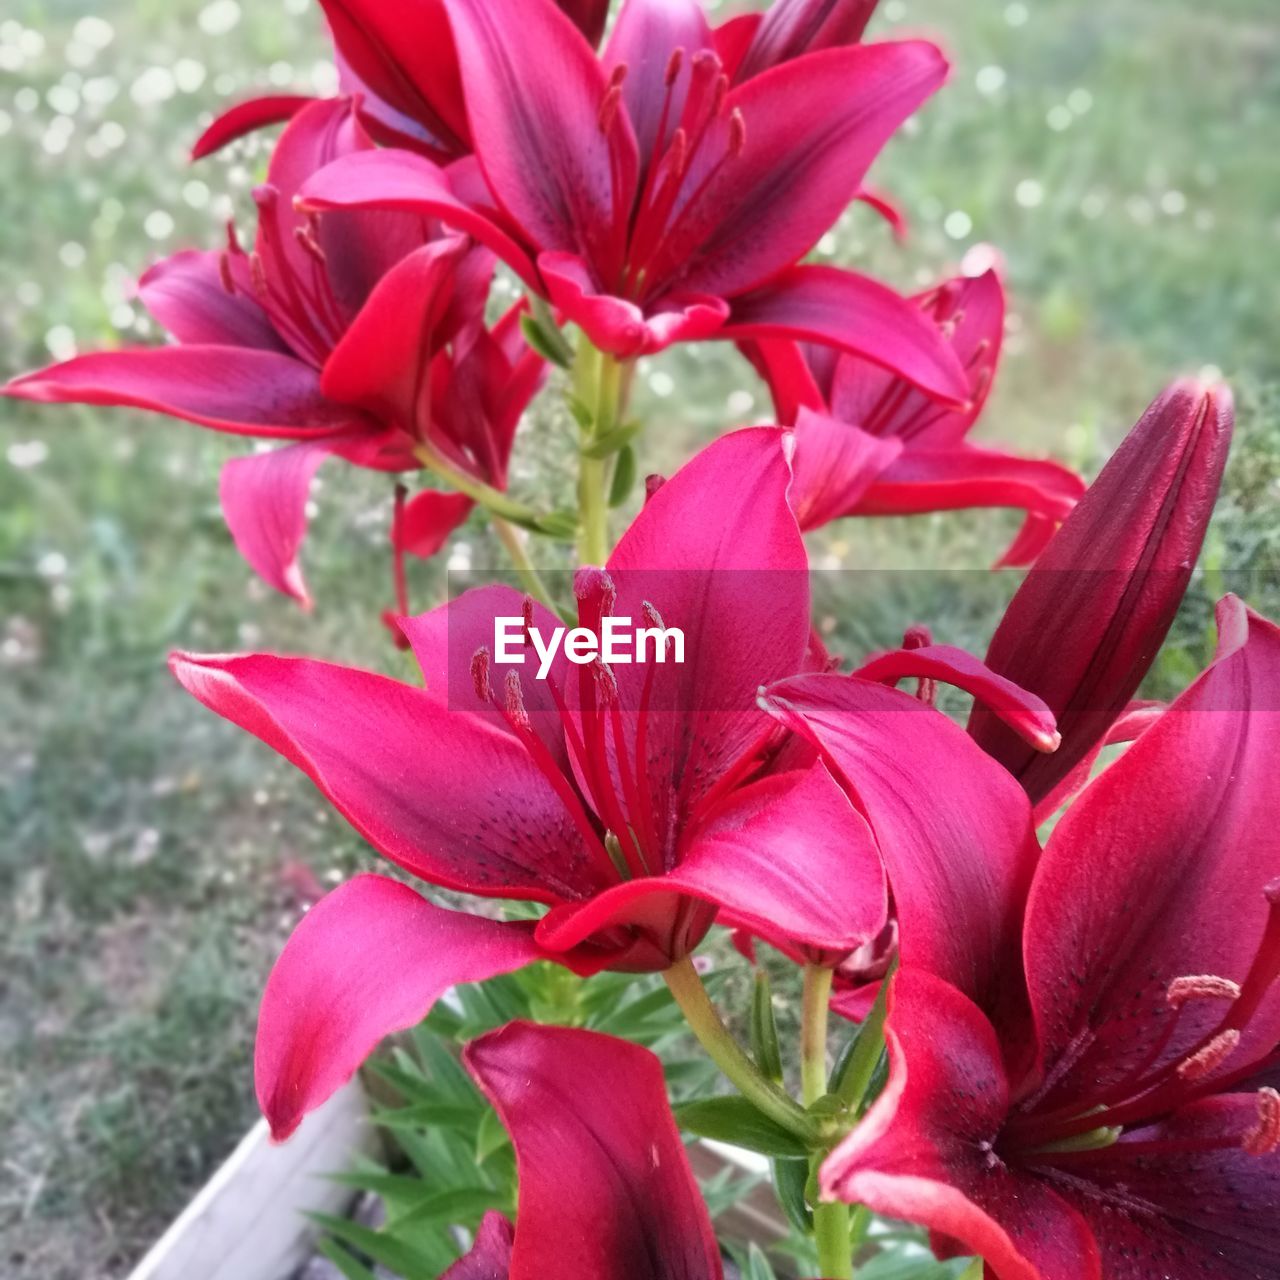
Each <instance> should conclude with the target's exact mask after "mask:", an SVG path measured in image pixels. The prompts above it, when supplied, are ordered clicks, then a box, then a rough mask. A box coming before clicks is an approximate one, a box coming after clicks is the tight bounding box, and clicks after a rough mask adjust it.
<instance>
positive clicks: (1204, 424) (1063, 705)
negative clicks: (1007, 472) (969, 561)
mask: <svg viewBox="0 0 1280 1280" xmlns="http://www.w3.org/2000/svg"><path fill="white" fill-rule="evenodd" d="M1233 421H1234V418H1233V411H1232V402H1231V393H1230V392H1229V391H1228V390H1227V388H1225V387H1223V386H1216V387H1204V386H1201V385H1199V384H1198V383H1195V382H1190V381H1183V382H1177V383H1174V384H1173V385H1172V386H1171V387H1169V388H1168V390H1166V391H1165V392H1164V393H1163V394H1161V395H1160V396H1159V397H1157V399H1156V400H1155V401H1154V402H1153V403H1152V404H1151V406H1150V408H1148V409H1147V411H1146V413H1144V414H1143V416H1142V418H1141V419H1140V420H1139V422H1138V423H1137V425H1136V426H1134V428H1133V429H1132V430H1131V431H1130V432H1129V434H1128V436H1127V437H1126V438H1125V441H1124V443H1123V444H1122V445H1121V446H1120V448H1119V449H1117V450H1116V452H1115V454H1114V455H1113V456H1112V458H1111V459H1110V461H1108V463H1107V465H1106V466H1105V467H1104V468H1103V469H1102V471H1101V473H1100V474H1099V476H1098V478H1097V480H1095V481H1094V483H1093V484H1092V485H1091V486H1090V488H1089V491H1088V493H1087V494H1086V495H1085V497H1084V498H1083V500H1082V501H1081V502H1080V504H1079V506H1077V507H1076V509H1075V510H1074V511H1073V512H1072V513H1071V515H1070V517H1069V518H1068V520H1067V522H1066V523H1065V524H1064V525H1063V526H1062V528H1061V529H1060V530H1059V531H1058V532H1057V534H1055V535H1054V537H1053V540H1052V541H1051V542H1050V543H1049V545H1048V547H1047V548H1046V550H1045V551H1044V554H1043V555H1041V556H1040V557H1039V559H1038V560H1037V561H1036V563H1035V566H1034V567H1033V568H1032V570H1031V572H1030V573H1028V574H1027V577H1026V579H1025V580H1024V582H1023V584H1022V586H1021V587H1019V589H1018V592H1017V594H1016V595H1015V596H1014V598H1013V600H1012V601H1011V602H1010V604H1009V607H1008V609H1007V610H1006V611H1005V614H1004V617H1003V619H1002V620H1001V622H1000V625H999V627H998V628H997V629H996V633H995V635H994V636H993V637H992V640H991V646H990V648H989V649H988V650H987V659H986V660H987V665H988V666H989V667H990V668H992V669H993V670H994V671H998V672H999V673H1000V674H1001V675H1003V676H1006V677H1007V678H1008V679H1010V680H1012V681H1013V682H1014V683H1016V684H1018V685H1019V686H1021V687H1022V688H1025V689H1028V690H1030V691H1031V692H1033V693H1036V694H1039V695H1040V696H1041V697H1042V698H1043V699H1044V700H1045V702H1046V703H1047V704H1048V705H1049V707H1050V708H1051V709H1052V710H1053V713H1054V716H1055V717H1056V719H1057V725H1058V729H1059V731H1060V732H1061V734H1062V745H1061V747H1059V749H1058V750H1057V751H1056V752H1055V753H1054V754H1053V755H1052V756H1045V755H1041V754H1039V753H1036V752H1033V751H1031V750H1029V749H1028V748H1027V746H1026V744H1025V743H1024V742H1022V741H1020V740H1019V739H1017V738H1016V737H1015V736H1014V735H1013V734H1011V733H1010V732H1009V731H1008V730H1007V729H1006V728H1005V727H1004V725H1003V724H1001V723H999V722H998V721H997V720H996V719H995V718H994V717H993V716H992V715H991V714H990V713H989V712H988V711H987V710H986V709H985V708H984V707H981V706H975V708H974V711H973V714H972V716H971V717H970V719H969V732H970V733H971V734H972V735H973V737H974V739H975V740H976V741H977V742H978V743H979V744H980V745H981V746H982V747H983V749H984V750H986V751H987V752H989V753H990V754H991V755H993V756H994V757H995V758H996V759H997V760H999V761H1000V762H1001V763H1002V764H1003V765H1004V766H1005V767H1006V768H1007V769H1008V770H1009V771H1010V772H1011V773H1012V774H1013V775H1014V776H1015V777H1016V778H1017V779H1018V780H1019V781H1020V782H1021V783H1022V785H1023V787H1024V788H1025V789H1026V791H1027V793H1028V795H1030V796H1031V799H1032V801H1033V803H1034V804H1035V805H1036V806H1037V812H1038V813H1039V814H1040V815H1041V816H1046V815H1047V814H1048V813H1050V812H1052V811H1053V810H1054V809H1055V808H1057V806H1058V804H1059V803H1060V802H1061V801H1062V800H1063V799H1065V797H1066V795H1068V794H1070V792H1071V790H1073V789H1075V788H1076V787H1078V786H1079V785H1082V784H1083V782H1084V780H1085V779H1086V778H1087V777H1088V771H1089V765H1090V763H1091V761H1092V760H1093V758H1094V757H1095V756H1096V755H1097V752H1098V750H1099V749H1100V748H1101V746H1102V744H1103V742H1104V740H1105V738H1106V736H1107V735H1108V734H1109V733H1113V732H1114V733H1117V734H1118V736H1119V738H1120V739H1123V738H1124V737H1125V735H1126V734H1129V733H1131V732H1132V731H1134V730H1138V729H1141V727H1143V725H1145V724H1147V723H1150V720H1151V718H1152V715H1153V714H1154V712H1153V711H1152V710H1151V709H1150V708H1149V707H1147V708H1138V709H1137V712H1138V713H1137V714H1136V715H1134V716H1130V717H1128V718H1127V720H1126V723H1125V724H1124V725H1122V726H1116V721H1117V718H1118V717H1120V716H1121V715H1122V713H1123V712H1124V711H1125V709H1126V706H1127V704H1128V703H1129V700H1130V699H1131V698H1132V697H1133V696H1134V693H1135V692H1136V691H1137V688H1138V686H1139V684H1140V683H1141V681H1142V678H1143V676H1145V675H1146V673H1147V671H1148V669H1149V668H1150V666H1151V664H1152V662H1153V661H1154V660H1155V657H1156V654H1157V653H1158V652H1159V650H1160V646H1161V644H1163V642H1164V638H1165V636H1166V635H1167V634H1168V631H1169V627H1170V625H1171V624H1172V622H1173V618H1174V615H1175V614H1176V612H1177V610H1178V605H1179V604H1180V603H1181V600H1182V597H1183V594H1184V593H1185V592H1186V589H1187V584H1188V583H1189V582H1190V580H1191V573H1192V570H1193V569H1194V568H1195V564H1196V559H1197V557H1198V556H1199V554H1200V547H1201V544H1202V543H1203V542H1204V535H1205V530H1206V529H1207V528H1208V527H1209V518H1210V516H1212V514H1213V506H1214V502H1215V501H1216V499H1217V496H1218V488H1219V486H1220V484H1221V481H1222V471H1223V467H1224V466H1225V465H1226V460H1227V451H1228V449H1229V447H1230V444H1231V432H1232V426H1233Z"/></svg>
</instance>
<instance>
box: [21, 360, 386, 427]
mask: <svg viewBox="0 0 1280 1280" xmlns="http://www.w3.org/2000/svg"><path fill="white" fill-rule="evenodd" d="M4 393H5V395H10V396H15V397H16V398H18V399H19V400H35V401H37V402H39V403H41V404H100V405H121V406H125V407H128V408H132V409H148V410H150V411H151V412H153V413H163V414H167V415H168V416H170V417H173V418H183V419H185V420H186V421H187V422H195V423H199V424H200V425H201V426H205V427H212V428H213V429H214V430H215V431H227V432H230V433H231V434H232V435H243V436H261V437H263V438H266V439H273V438H274V439H286V440H287V439H294V440H305V439H307V438H309V437H317V436H326V435H333V434H337V433H339V432H344V431H351V430H352V429H353V428H360V427H362V426H364V425H366V423H367V421H368V420H367V419H366V418H364V415H363V414H361V413H359V412H358V411H356V410H353V409H350V408H348V407H347V406H346V405H341V404H336V403H335V402H334V401H332V400H330V399H329V398H328V397H327V396H325V395H324V393H323V392H322V391H321V390H320V377H319V375H318V374H317V373H316V371H315V370H314V369H313V368H311V366H310V365H307V364H304V363H303V362H302V361H301V360H295V359H294V358H293V357H292V356H287V355H284V354H283V353H280V352H276V351H259V350H255V349H253V348H249V347H227V346H212V345H204V344H201V345H199V346H184V347H126V348H125V349H124V350H123V351H99V352H91V353H90V354H88V355H83V356H76V357H75V358H74V359H72V360H67V361H65V362H64V363H62V364H54V365H50V366H49V367H48V368H47V369H41V370H39V371H38V372H36V373H28V374H25V375H24V376H23V377H20V378H15V379H14V380H13V381H12V382H10V383H9V384H8V385H7V386H6V387H5V388H4Z"/></svg>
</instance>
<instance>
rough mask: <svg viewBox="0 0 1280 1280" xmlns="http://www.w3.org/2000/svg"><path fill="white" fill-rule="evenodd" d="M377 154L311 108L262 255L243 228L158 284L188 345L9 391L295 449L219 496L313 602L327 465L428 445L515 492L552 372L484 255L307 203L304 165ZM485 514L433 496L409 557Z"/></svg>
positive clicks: (154, 306) (81, 367)
mask: <svg viewBox="0 0 1280 1280" xmlns="http://www.w3.org/2000/svg"><path fill="white" fill-rule="evenodd" d="M371 146H372V143H371V142H370V141H369V139H368V137H367V136H366V135H365V134H364V131H363V130H362V129H361V127H360V124H359V122H358V121H357V120H356V119H355V117H354V116H353V114H352V112H351V109H350V105H349V104H347V103H344V102H341V101H334V102H321V103H314V104H311V105H309V106H308V107H307V108H306V110H304V111H303V112H302V113H301V114H299V115H298V116H297V118H296V119H295V120H294V121H293V122H292V123H291V124H290V126H289V127H288V129H286V130H285V132H284V134H283V136H282V137H281V139H280V143H279V145H278V147H277V148H276V150H275V153H274V155H273V157H272V161H271V166H270V169H269V171H268V181H267V183H266V185H265V186H263V187H260V188H259V189H258V190H257V191H256V192H255V198H256V200H257V203H258V208H259V220H258V232H257V239H256V243H255V246H254V250H253V252H252V253H249V254H246V253H245V252H244V250H243V249H241V248H240V246H239V243H238V242H237V240H236V238H235V236H234V234H233V235H231V237H230V242H229V246H228V248H227V249H226V250H224V251H223V252H222V253H198V252H184V253H179V254H176V255H175V256H174V257H172V258H168V259H166V260H165V261H163V262H161V263H159V264H158V265H157V266H155V267H153V268H152V269H151V270H150V271H148V272H147V274H146V275H145V276H144V277H143V279H142V282H141V286H140V292H141V295H142V298H143V300H144V302H145V303H146V304H147V307H148V309H149V310H150V311H151V313H152V314H153V315H154V316H155V318H156V319H157V320H158V321H159V322H160V324H161V325H163V326H164V328H166V329H167V330H168V331H169V332H170V333H171V334H172V335H173V336H174V338H176V339H177V344H176V345H172V346H165V347H159V348H127V349H125V350H122V351H109V352H98V353H94V354H90V355H85V356H79V357H77V358H75V359H72V360H69V361H66V362H64V363H62V364H56V365H52V366H50V367H49V368H47V369H42V370H40V371H39V372H36V373H32V374H28V375H26V376H25V377H21V378H17V379H15V380H14V381H13V382H11V383H9V385H8V386H7V387H6V388H5V389H4V390H5V393H6V394H8V395H12V396H17V397H20V398H23V399H27V400H37V401H44V402H58V403H65V402H79V403H86V404H107V405H129V406H133V407H136V408H142V409H149V410H153V411H155V412H159V413H166V414H170V415H172V416H173V417H178V418H184V419H186V420H187V421H190V422H195V423H198V424H200V425H202V426H206V427H210V428H212V429H214V430H216V431H226V432H230V433H233V434H236V435H245V436H258V437H261V438H264V439H284V440H292V441H294V442H295V443H293V444H291V445H289V446H287V447H286V448H283V449H278V450H275V451H272V452H268V453H260V454H254V455H251V456H249V457H244V458H237V459H235V460H233V461H231V462H229V463H228V464H227V465H226V467H225V468H224V470H223V473H222V481H221V497H222V507H223V512H224V514H225V516H226V519H227V524H228V526H229V527H230V529H231V532H232V535H233V537H234V538H235V540H236V544H237V546H238V547H239V548H240V551H241V553H242V554H243V555H244V557H245V559H246V560H248V562H249V563H250V564H251V565H252V566H253V568H254V569H256V570H257V572H258V573H259V574H261V576H262V577H263V578H264V579H265V580H266V581H267V582H268V583H270V584H271V585H272V586H273V587H275V588H276V589H278V590H280V591H283V592H285V593H286V594H288V595H291V596H294V597H295V598H297V599H299V600H301V601H303V602H304V603H305V602H306V601H307V600H308V596H307V591H306V586H305V584H304V582H303V579H302V574H301V571H300V570H299V568H298V563H297V557H298V551H299V548H300V545H301V543H302V539H303V536H304V534H305V531H306V500H307V492H308V488H309V486H310V482H311V479H312V477H313V476H314V474H315V472H316V470H317V468H318V467H319V466H320V464H321V463H322V462H323V461H324V460H325V459H326V458H327V457H330V456H332V455H336V456H338V457H340V458H343V459H345V460H346V461H348V462H352V463H355V464H356V465H358V466H363V467H371V468H374V469H377V470H383V471H404V470H416V469H418V468H419V467H420V466H421V465H422V463H421V461H420V459H419V456H418V452H417V451H418V450H420V448H422V447H426V448H429V449H431V450H432V451H434V452H435V453H437V454H438V455H441V456H443V457H444V458H445V459H446V460H447V461H448V462H449V463H450V464H451V465H452V466H454V467H455V468H456V469H458V470H460V471H464V472H467V473H469V474H471V475H474V476H475V477H476V478H478V479H480V480H482V481H484V482H485V483H487V484H490V485H492V486H495V487H498V488H502V487H505V483H506V467H507V460H508V457H509V454H510V449H511V443H512V437H513V434H514V431H515V427H516V424H517V423H518V421H519V417H520V414H521V412H522V411H523V409H524V407H525V405H526V404H527V403H528V401H529V399H530V398H531V396H532V395H533V393H534V391H535V390H536V389H537V386H538V383H539V379H540V377H541V374H542V370H543V365H542V362H541V360H540V359H539V358H538V357H537V356H536V355H533V354H532V353H531V352H530V351H529V350H528V349H527V348H526V347H525V345H524V342H523V340H522V338H521V335H520V331H519V322H518V321H519V317H518V315H517V314H516V313H515V312H512V313H510V314H508V316H507V317H505V318H504V319H503V320H502V321H501V322H500V323H499V324H498V325H497V326H496V327H495V328H494V329H493V330H492V331H489V330H486V329H485V328H484V324H483V309H484V304H485V299H486V296H487V293H488V285H489V279H490V275H491V271H492V265H493V259H492V255H491V254H489V253H488V252H487V251H486V250H483V249H479V248H475V247H473V246H472V245H471V243H470V242H469V241H468V240H467V239H466V238H465V237H462V236H457V235H441V234H439V231H438V227H436V226H433V225H432V224H430V223H428V222H426V221H424V220H423V219H421V218H417V217H414V216H412V215H407V214H366V213H357V214H342V215H335V216H332V217H327V216H326V217H323V218H303V217H301V216H299V215H297V214H295V213H294V211H293V208H292V199H293V196H294V194H295V192H296V191H297V189H298V186H299V184H300V183H301V182H302V180H303V179H304V178H305V177H306V176H307V175H308V174H310V173H311V172H313V171H314V170H315V169H316V168H318V167H320V166H322V165H325V164H327V163H328V162H329V161H331V160H332V159H333V158H334V157H335V156H339V155H347V154H353V153H356V152H359V151H362V150H368V149H369V148H371ZM469 506H470V504H469V503H468V502H466V500H465V499H462V498H461V497H460V496H458V495H454V494H430V495H424V496H423V497H421V498H420V499H418V500H417V502H416V503H415V504H414V505H413V506H412V507H411V508H410V510H409V512H408V513H407V517H406V521H405V525H404V528H405V529H406V530H407V531H408V532H407V533H406V539H405V540H406V544H407V547H408V549H410V550H418V551H422V552H426V553H429V552H430V551H431V550H434V549H435V547H436V546H438V545H439V543H440V541H442V540H443V538H444V536H446V535H447V533H448V532H449V530H450V529H451V528H453V527H454V526H455V525H456V524H457V523H459V522H460V521H461V520H462V519H463V518H464V517H465V516H466V513H467V510H468V509H469Z"/></svg>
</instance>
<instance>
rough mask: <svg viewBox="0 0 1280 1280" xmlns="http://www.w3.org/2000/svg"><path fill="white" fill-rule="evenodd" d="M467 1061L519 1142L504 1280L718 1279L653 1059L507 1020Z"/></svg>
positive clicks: (621, 1044) (592, 1036) (600, 1040)
mask: <svg viewBox="0 0 1280 1280" xmlns="http://www.w3.org/2000/svg"><path fill="white" fill-rule="evenodd" d="M463 1061H464V1062H465V1063H466V1065H467V1069H468V1070H469V1071H470V1072H471V1074H472V1075H473V1076H474V1077H475V1078H476V1080H477V1081H478V1082H479V1084H480V1087H481V1088H482V1089H483V1090H484V1092H485V1093H486V1095H487V1096H488V1097H489V1099H490V1101H491V1102H492V1103H493V1105H494V1106H495V1107H496V1108H497V1111H498V1115H499V1116H500V1117H501V1119H502V1122H503V1124H505V1125H506V1126H507V1130H508V1132H509V1133H510V1134H511V1140H512V1142H513V1143H514V1144H515V1149H516V1166H517V1172H518V1176H519V1182H520V1202H519V1213H518V1219H517V1227H516V1235H515V1248H514V1250H513V1253H512V1257H511V1273H510V1275H511V1280H547V1277H549V1276H575V1277H582V1278H583V1280H587V1278H588V1277H589V1278H590V1280H673V1278H674V1277H677V1276H679V1277H682V1278H684V1277H687V1278H688V1280H720V1277H721V1275H722V1269H721V1265H720V1249H719V1246H718V1245H717V1243H716V1239H715V1234H714V1232H713V1231H712V1229H711V1221H710V1218H709V1217H708V1216H707V1209H706V1205H705V1204H704V1202H703V1199H702V1193H701V1192H700V1191H699V1190H698V1184H697V1182H696V1181H695V1180H694V1177H693V1173H692V1171H691V1170H690V1168H689V1162H688V1160H687V1159H686V1157H685V1153H684V1147H683V1145H682V1143H681V1141H680V1135H679V1133H677V1131H676V1126H675V1122H674V1121H673V1119H672V1117H671V1110H670V1107H669V1106H668V1104H667V1090H666V1084H665V1082H664V1080H663V1075H662V1064H661V1063H660V1062H659V1061H658V1059H657V1058H655V1057H654V1056H653V1054H651V1053H650V1052H649V1051H648V1050H647V1049H642V1048H640V1047H639V1046H638V1045H633V1044H628V1043H626V1042H625V1041H622V1040H615V1039H613V1038H612V1037H610V1036H603V1035H600V1034H598V1033H596V1032H592V1031H578V1030H571V1029H569V1028H565V1027H558V1028H552V1027H540V1026H536V1025H534V1024H533V1023H528V1022H513V1023H510V1024H509V1025H508V1026H506V1027H503V1028H502V1029H501V1030H499V1031H493V1032H490V1033H489V1034H488V1035H486V1036H482V1037H481V1038H480V1039H479V1040H475V1041H472V1043H471V1044H469V1045H468V1046H467V1048H466V1050H465V1051H464V1054H463ZM620 1100H625V1105H622V1106H620V1105H619V1101H620Z"/></svg>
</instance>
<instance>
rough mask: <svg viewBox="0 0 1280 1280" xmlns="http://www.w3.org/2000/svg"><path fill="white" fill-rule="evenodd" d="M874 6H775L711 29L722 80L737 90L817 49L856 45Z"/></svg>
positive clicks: (786, 2)
mask: <svg viewBox="0 0 1280 1280" xmlns="http://www.w3.org/2000/svg"><path fill="white" fill-rule="evenodd" d="M877 2H878V0H774V3H773V4H771V5H770V6H769V8H768V9H767V10H765V11H764V12H763V13H744V14H740V15H739V16H738V17H736V18H730V19H729V21H728V22H725V23H722V24H721V25H720V26H719V27H717V28H716V33H715V37H716V50H717V52H719V54H720V56H721V58H722V59H723V61H724V64H725V74H726V75H728V76H729V79H730V80H731V81H732V83H734V84H741V83H742V82H743V81H744V80H750V79H751V78H752V76H758V75H760V74H762V73H763V72H765V71H768V70H769V69H770V68H771V67H776V66H779V65H780V64H782V63H784V62H790V61H791V59H793V58H799V57H803V56H804V55H805V54H806V53H814V52H816V51H818V50H820V49H838V48H841V47H843V46H845V45H851V44H857V43H858V41H860V40H861V39H862V33H863V32H864V31H865V30H866V29H867V23H868V22H870V21H871V15H872V13H874V12H875V7H876V4H877Z"/></svg>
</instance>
